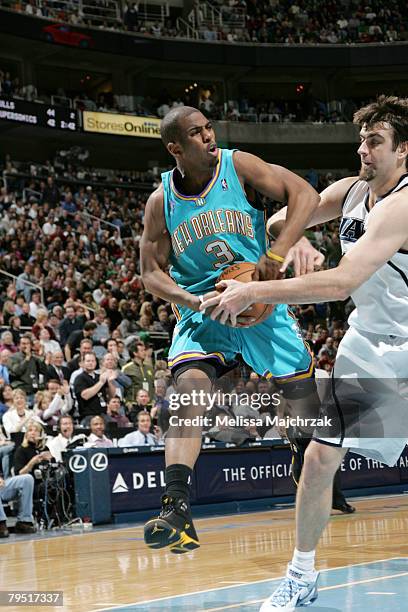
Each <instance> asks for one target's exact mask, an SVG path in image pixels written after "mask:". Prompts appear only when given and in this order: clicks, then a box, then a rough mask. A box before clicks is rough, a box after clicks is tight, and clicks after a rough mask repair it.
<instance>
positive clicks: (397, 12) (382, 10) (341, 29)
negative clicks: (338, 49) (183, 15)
mask: <svg viewBox="0 0 408 612" xmlns="http://www.w3.org/2000/svg"><path fill="white" fill-rule="evenodd" d="M211 4H214V5H216V6H217V7H218V8H219V10H220V11H221V12H222V15H223V26H217V27H211V28H208V27H207V28H200V35H201V37H202V38H204V39H205V40H226V41H228V42H252V43H275V44H282V43H284V44H288V45H290V44H321V43H324V44H339V43H343V44H344V43H347V44H358V43H385V42H391V43H392V42H395V41H398V40H406V39H407V30H408V11H407V6H406V3H405V2H404V1H403V0H391V1H390V2H387V4H384V3H383V2H380V0H367V1H366V2H361V1H360V0H341V1H340V2H334V1H330V2H318V0H261V1H259V0H211ZM237 8H240V9H243V10H244V12H245V26H244V27H239V26H238V27H237V11H236V9H237Z"/></svg>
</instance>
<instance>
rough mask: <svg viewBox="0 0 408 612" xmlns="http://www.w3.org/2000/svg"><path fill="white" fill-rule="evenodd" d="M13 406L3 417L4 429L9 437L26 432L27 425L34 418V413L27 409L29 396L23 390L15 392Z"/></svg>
mask: <svg viewBox="0 0 408 612" xmlns="http://www.w3.org/2000/svg"><path fill="white" fill-rule="evenodd" d="M13 406H14V407H13V408H11V409H9V410H7V412H6V413H5V414H4V415H3V427H4V430H5V432H6V434H7V437H9V436H10V434H12V433H17V432H19V431H26V425H27V424H28V422H29V421H30V420H32V419H33V416H34V412H33V411H32V410H29V409H28V408H27V396H26V394H25V393H24V391H23V390H22V389H15V390H14V391H13Z"/></svg>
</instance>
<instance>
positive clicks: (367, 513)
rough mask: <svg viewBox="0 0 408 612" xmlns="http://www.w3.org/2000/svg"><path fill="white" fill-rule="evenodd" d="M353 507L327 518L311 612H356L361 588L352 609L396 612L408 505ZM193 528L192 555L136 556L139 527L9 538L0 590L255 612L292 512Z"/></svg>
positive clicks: (285, 544)
mask: <svg viewBox="0 0 408 612" xmlns="http://www.w3.org/2000/svg"><path fill="white" fill-rule="evenodd" d="M355 505H356V507H357V512H356V513H355V514H353V515H341V514H333V516H332V518H331V520H330V523H329V526H328V528H327V530H326V532H325V534H324V537H323V539H322V541H321V544H320V547H319V549H318V568H319V569H320V570H323V571H322V574H321V577H322V581H321V587H320V595H319V599H318V600H317V602H316V604H315V605H314V606H313V607H312V608H311V609H316V610H320V611H321V610H331V611H333V610H341V611H342V612H343V610H353V612H354V611H355V610H360V607H359V605H360V604H359V601H357V600H356V599H355V597H354V595H353V593H354V590H353V589H358V588H360V589H361V588H363V590H364V589H365V591H364V592H365V593H374V594H375V596H374V595H369V594H367V595H366V601H365V600H364V601H363V604H362V605H363V607H361V610H370V611H371V610H377V609H378V610H382V612H384V611H387V610H392V611H393V612H398V611H400V610H401V611H402V610H404V611H405V610H406V609H407V606H406V601H407V595H408V512H407V511H408V496H405V495H399V496H384V497H381V498H366V499H363V500H360V501H357V502H356V503H355ZM196 527H197V531H198V532H199V534H200V540H201V543H202V546H201V548H200V549H198V550H196V551H194V552H192V553H189V554H185V555H173V554H171V553H170V552H164V551H161V552H160V551H156V552H153V551H151V550H149V549H148V548H146V547H145V545H144V543H143V540H142V526H141V525H137V526H126V527H124V528H111V529H101V528H98V529H93V530H90V531H81V532H80V533H79V532H78V533H75V531H74V532H70V533H67V534H66V533H65V532H63V533H62V534H61V532H54V533H53V534H50V533H49V532H44V533H42V534H40V535H39V536H37V537H34V538H32V539H28V538H27V537H23V538H22V539H20V537H16V536H11V537H10V539H9V540H4V541H3V542H2V546H1V548H0V551H1V553H2V554H1V557H0V558H1V562H0V563H1V568H0V569H1V577H2V581H1V582H2V590H3V591H4V590H5V589H7V590H33V591H38V590H41V591H44V590H51V591H56V590H62V591H63V593H64V610H67V611H72V612H88V611H90V610H91V611H97V610H103V609H106V608H115V609H117V610H127V611H131V610H135V611H136V610H137V611H139V612H140V611H141V610H145V611H146V612H147V611H149V612H150V611H152V610H153V611H157V612H158V611H159V610H160V611H163V610H177V611H186V612H187V611H188V612H192V611H194V612H198V611H199V610H206V611H207V612H215V611H221V610H238V611H240V612H243V611H247V610H248V611H253V612H256V611H257V610H258V608H259V606H260V602H261V601H262V600H263V599H264V598H265V597H266V596H267V595H268V594H269V593H270V592H271V591H272V590H273V589H274V587H275V584H276V581H275V582H273V579H276V578H279V577H280V576H282V575H283V574H284V572H285V569H286V564H287V562H288V560H289V558H290V556H291V552H292V549H293V546H294V510H293V508H289V509H280V510H275V511H270V512H259V513H251V514H241V515H233V516H222V517H215V518H211V519H199V520H197V521H196ZM378 562H379V563H378ZM333 568H338V569H333ZM326 570H327V571H326ZM367 598H368V599H367ZM363 599H364V598H363ZM325 600H327V602H326V603H327V605H328V606H329V607H327V606H326V607H322V605H323V602H324V601H325ZM360 603H361V602H360ZM364 606H365V607H364ZM378 606H379V607H378ZM8 609H9V610H13V609H15V610H16V611H17V610H21V609H22V607H21V606H20V607H15V608H14V607H9V608H8ZM23 609H28V607H26V606H24V607H23ZM34 609H35V610H51V609H61V608H52V607H51V608H50V607H44V606H41V607H39V606H36V607H35V608H34Z"/></svg>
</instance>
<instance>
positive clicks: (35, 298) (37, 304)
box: [30, 289, 47, 319]
mask: <svg viewBox="0 0 408 612" xmlns="http://www.w3.org/2000/svg"><path fill="white" fill-rule="evenodd" d="M39 310H47V309H46V307H45V306H44V304H41V293H40V292H39V291H37V290H36V289H34V290H33V291H32V293H31V302H30V315H31V316H32V317H34V319H36V318H37V314H38V311H39Z"/></svg>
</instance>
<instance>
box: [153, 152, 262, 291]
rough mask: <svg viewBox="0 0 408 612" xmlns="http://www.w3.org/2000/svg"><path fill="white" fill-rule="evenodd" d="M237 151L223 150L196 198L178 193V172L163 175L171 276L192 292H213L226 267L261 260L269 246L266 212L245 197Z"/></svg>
mask: <svg viewBox="0 0 408 612" xmlns="http://www.w3.org/2000/svg"><path fill="white" fill-rule="evenodd" d="M233 153H234V151H233V150H230V149H219V152H218V164H217V166H216V168H215V169H214V174H213V176H212V178H211V180H210V182H209V183H208V185H207V186H206V187H205V189H204V190H203V191H202V192H201V193H200V194H198V195H195V196H186V195H183V194H182V193H180V192H179V191H177V189H176V187H175V185H174V181H173V170H171V171H170V172H164V173H163V174H162V180H163V190H164V215H165V220H166V225H167V229H168V231H169V234H170V237H171V244H172V253H171V256H170V264H171V269H170V276H171V277H172V278H173V280H174V281H175V282H176V283H177V284H178V285H179V286H180V287H182V288H183V289H186V290H187V291H189V292H190V293H194V294H202V293H206V292H207V291H211V290H212V289H214V285H215V282H216V280H217V277H218V276H219V275H220V273H221V271H222V270H223V268H226V267H228V266H230V265H232V264H233V263H236V262H240V261H248V262H253V263H256V262H257V261H258V259H259V258H260V257H261V255H262V254H263V253H265V250H266V233H265V217H264V212H263V211H261V210H257V209H256V208H254V207H253V206H251V204H250V203H249V202H248V200H247V199H246V197H245V193H244V191H243V189H242V186H241V183H240V182H239V179H238V176H237V173H236V171H235V167H234V162H233Z"/></svg>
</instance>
